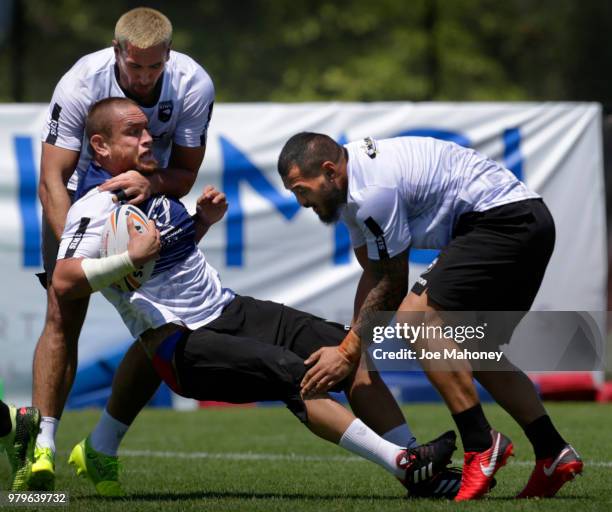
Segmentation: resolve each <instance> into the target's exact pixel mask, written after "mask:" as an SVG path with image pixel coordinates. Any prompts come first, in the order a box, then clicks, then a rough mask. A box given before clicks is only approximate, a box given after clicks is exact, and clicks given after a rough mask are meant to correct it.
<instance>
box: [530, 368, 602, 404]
mask: <svg viewBox="0 0 612 512" xmlns="http://www.w3.org/2000/svg"><path fill="white" fill-rule="evenodd" d="M529 377H530V378H531V380H532V381H533V382H535V384H536V385H537V386H538V388H539V391H540V395H541V396H542V398H543V399H544V400H595V399H596V398H597V393H598V390H599V389H598V386H597V384H596V383H595V381H594V380H593V375H592V374H591V373H590V372H566V373H553V374H549V373H532V374H530V375H529Z"/></svg>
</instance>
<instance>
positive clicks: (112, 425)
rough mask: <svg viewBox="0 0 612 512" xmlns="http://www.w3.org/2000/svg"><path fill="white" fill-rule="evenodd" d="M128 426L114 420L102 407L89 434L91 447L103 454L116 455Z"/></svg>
mask: <svg viewBox="0 0 612 512" xmlns="http://www.w3.org/2000/svg"><path fill="white" fill-rule="evenodd" d="M129 428H130V426H129V425H126V424H124V423H121V422H120V421H119V420H116V419H115V418H113V417H112V416H111V415H110V414H109V413H108V411H107V410H106V409H104V411H102V415H101V416H100V419H99V420H98V424H97V425H96V428H94V430H93V432H92V433H91V435H90V436H89V442H90V443H91V447H92V448H93V449H94V450H96V451H97V452H100V453H103V454H104V455H111V456H113V457H116V456H117V450H118V449H119V445H120V444H121V441H122V440H123V436H124V435H125V433H126V432H127V431H128V429H129Z"/></svg>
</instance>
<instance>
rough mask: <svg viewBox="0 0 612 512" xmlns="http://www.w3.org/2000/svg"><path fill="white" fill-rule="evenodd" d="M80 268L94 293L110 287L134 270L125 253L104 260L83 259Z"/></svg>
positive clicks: (128, 256)
mask: <svg viewBox="0 0 612 512" xmlns="http://www.w3.org/2000/svg"><path fill="white" fill-rule="evenodd" d="M81 268H82V269H83V272H84V273H85V277H86V278H87V281H89V286H91V289H92V290H93V291H94V292H97V291H98V290H101V289H102V288H106V287H107V286H110V285H111V284H113V283H114V282H116V281H118V280H119V279H121V278H122V277H125V276H127V275H128V274H129V273H130V272H132V271H134V270H136V267H135V266H134V264H133V263H132V260H131V259H130V255H129V254H128V252H127V251H125V252H122V253H121V254H115V255H114V256H106V257H105V258H85V259H84V260H82V261H81Z"/></svg>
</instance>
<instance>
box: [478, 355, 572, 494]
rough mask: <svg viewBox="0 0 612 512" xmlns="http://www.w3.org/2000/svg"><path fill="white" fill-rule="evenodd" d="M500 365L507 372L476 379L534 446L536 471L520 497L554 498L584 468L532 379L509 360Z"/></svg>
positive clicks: (486, 374)
mask: <svg viewBox="0 0 612 512" xmlns="http://www.w3.org/2000/svg"><path fill="white" fill-rule="evenodd" d="M500 363H503V366H502V368H503V369H504V370H506V371H499V372H475V377H476V378H477V379H478V381H479V382H480V383H481V384H482V385H483V386H484V387H485V389H486V390H487V391H488V392H489V393H491V395H492V396H493V398H494V399H495V401H496V402H497V403H498V404H499V405H501V406H502V407H503V408H504V409H505V410H506V412H508V414H510V415H511V416H512V417H513V418H514V420H515V421H516V422H517V423H518V424H519V425H520V426H521V427H522V428H523V430H524V431H525V434H526V435H527V437H528V439H529V441H530V442H531V444H532V446H533V451H534V454H535V458H536V463H535V468H534V469H533V471H532V473H531V476H530V478H529V481H528V482H527V484H526V485H525V487H524V488H523V490H522V491H521V492H520V493H519V495H518V497H519V498H549V497H552V496H554V495H555V494H556V493H557V492H558V491H559V489H561V487H562V486H563V485H564V484H565V483H566V482H568V481H570V480H572V479H573V478H574V477H575V476H576V475H578V474H580V473H582V470H583V466H584V464H583V462H582V459H581V458H580V456H579V455H578V453H577V452H576V450H575V449H574V448H573V447H572V446H571V445H569V444H568V443H567V441H565V439H563V437H561V434H560V433H559V432H558V431H557V429H556V428H555V426H554V425H553V423H552V421H551V419H550V417H549V416H548V414H547V413H546V409H545V408H544V405H543V404H542V401H541V400H540V397H539V396H538V394H537V391H536V389H535V386H534V385H533V383H532V382H531V380H530V379H529V377H527V375H525V374H524V373H523V372H522V371H520V370H519V369H518V368H516V367H515V366H514V365H513V364H512V363H510V361H508V360H507V359H506V358H505V357H503V358H502V361H500ZM549 468H554V470H553V471H552V472H550V471H548V469H549Z"/></svg>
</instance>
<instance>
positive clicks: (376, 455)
mask: <svg viewBox="0 0 612 512" xmlns="http://www.w3.org/2000/svg"><path fill="white" fill-rule="evenodd" d="M304 405H305V408H306V415H307V423H306V425H307V426H308V428H309V429H310V430H311V431H312V432H313V433H314V434H316V435H317V436H319V437H321V438H323V439H326V440H327V441H330V442H332V443H334V444H338V445H340V446H341V447H343V448H345V449H346V450H348V451H350V452H352V453H354V454H356V455H359V456H360V457H364V458H365V459H368V460H370V461H372V462H374V463H376V464H378V465H380V466H381V467H383V468H384V469H386V470H387V471H388V472H390V473H391V474H392V475H393V476H395V477H396V478H398V479H399V480H400V481H401V482H402V483H403V484H404V485H405V486H406V487H407V488H408V489H409V490H412V489H413V487H414V486H413V483H414V482H415V481H416V480H415V478H414V474H415V473H417V474H418V475H419V476H420V475H422V474H425V473H427V477H428V478H431V477H434V478H435V477H438V475H439V474H440V471H441V470H443V469H444V467H445V466H446V464H448V462H449V461H450V458H451V455H452V453H453V451H454V449H455V443H454V434H453V435H452V436H450V437H449V436H447V435H445V436H441V437H440V438H438V439H436V440H435V441H433V442H432V443H431V444H428V445H425V446H423V447H417V448H409V449H406V448H404V447H402V446H399V445H397V444H394V443H391V442H389V441H387V440H385V439H383V438H382V437H381V436H379V435H378V434H376V433H375V432H374V431H373V430H372V429H370V428H369V427H368V426H367V425H366V424H365V423H364V422H363V421H361V420H360V419H359V418H356V417H355V416H354V415H353V414H352V413H351V412H350V411H349V410H348V409H346V408H344V407H343V406H342V405H340V404H339V403H337V402H335V401H334V400H332V399H331V398H330V397H329V396H328V395H326V394H321V395H317V396H314V397H310V398H308V399H305V400H304ZM455 491H456V489H455Z"/></svg>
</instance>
